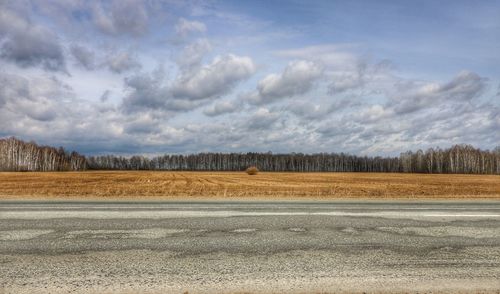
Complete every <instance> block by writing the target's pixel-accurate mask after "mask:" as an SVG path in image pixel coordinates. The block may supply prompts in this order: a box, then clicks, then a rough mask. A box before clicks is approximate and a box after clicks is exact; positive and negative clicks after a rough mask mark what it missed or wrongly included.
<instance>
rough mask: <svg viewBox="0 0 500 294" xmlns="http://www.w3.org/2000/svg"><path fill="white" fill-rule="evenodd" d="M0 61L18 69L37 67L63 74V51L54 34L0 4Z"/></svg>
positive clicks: (64, 63)
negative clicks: (9, 63) (18, 67)
mask: <svg viewBox="0 0 500 294" xmlns="http://www.w3.org/2000/svg"><path fill="white" fill-rule="evenodd" d="M0 44H1V48H0V57H2V58H3V59H5V60H9V61H12V62H14V63H16V64H17V65H19V66H21V67H31V66H40V67H42V68H44V69H45V70H48V71H66V62H65V58H64V54H63V48H62V46H61V44H60V42H59V39H58V37H57V36H56V34H55V33H53V32H52V31H50V30H49V29H48V28H46V27H44V26H41V25H38V24H33V23H31V21H30V20H29V17H28V15H18V13H17V12H14V11H13V10H9V9H8V7H7V5H6V4H2V3H0Z"/></svg>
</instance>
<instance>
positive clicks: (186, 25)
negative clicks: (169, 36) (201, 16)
mask: <svg viewBox="0 0 500 294" xmlns="http://www.w3.org/2000/svg"><path fill="white" fill-rule="evenodd" d="M206 31H207V27H206V26H205V24H204V23H202V22H199V21H194V20H193V21H189V20H187V19H185V18H180V19H179V21H178V22H177V24H176V25H175V32H176V33H177V34H178V35H179V36H182V37H184V36H187V35H188V34H190V33H204V32H206Z"/></svg>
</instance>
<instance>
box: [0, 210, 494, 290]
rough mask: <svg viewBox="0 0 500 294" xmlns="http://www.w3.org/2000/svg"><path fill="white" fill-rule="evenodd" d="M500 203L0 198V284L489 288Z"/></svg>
mask: <svg viewBox="0 0 500 294" xmlns="http://www.w3.org/2000/svg"><path fill="white" fill-rule="evenodd" d="M499 277H500V202H476V203H471V202H443V203H439V202H401V203H398V202H387V201H385V202H345V201H344V202H342V201H339V202H296V201H295V202H206V203H203V202H197V203H193V202H128V203H127V202H0V293H67V292H72V293H103V292H104V293H184V292H186V291H188V292H189V293H235V292H238V293H241V292H250V293H351V292H363V291H366V292H370V293H371V292H384V293H388V292H400V291H406V292H408V293H413V292H419V293H422V292H433V293H439V292H444V293H456V292H474V293H479V292H484V293H488V292H491V293H500V278H499Z"/></svg>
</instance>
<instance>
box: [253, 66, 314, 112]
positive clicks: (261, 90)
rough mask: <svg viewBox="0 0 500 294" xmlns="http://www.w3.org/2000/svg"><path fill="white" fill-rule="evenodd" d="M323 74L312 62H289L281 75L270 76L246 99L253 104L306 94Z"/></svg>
mask: <svg viewBox="0 0 500 294" xmlns="http://www.w3.org/2000/svg"><path fill="white" fill-rule="evenodd" d="M322 73H323V68H322V67H321V66H320V65H318V64H316V63H315V62H312V61H306V60H298V61H292V62H290V63H289V64H288V65H287V66H286V68H285V69H284V71H283V72H282V73H281V74H270V75H268V76H266V77H265V78H264V79H262V80H261V81H260V82H259V84H258V85H257V91H256V92H254V93H252V94H251V95H250V96H249V97H248V98H247V99H248V101H249V102H251V103H253V104H265V103H270V102H273V101H275V100H278V99H281V98H285V97H292V96H296V95H301V94H305V93H307V92H308V91H309V90H310V89H311V88H312V86H313V85H314V82H315V81H317V80H318V79H319V78H320V77H321V76H322Z"/></svg>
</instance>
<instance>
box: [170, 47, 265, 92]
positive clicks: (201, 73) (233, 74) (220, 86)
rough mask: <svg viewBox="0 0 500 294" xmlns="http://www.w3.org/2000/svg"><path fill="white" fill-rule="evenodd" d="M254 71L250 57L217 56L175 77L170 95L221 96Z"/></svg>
mask: <svg viewBox="0 0 500 294" xmlns="http://www.w3.org/2000/svg"><path fill="white" fill-rule="evenodd" d="M254 72H255V65H254V63H253V61H252V59H251V58H250V57H246V56H236V55H233V54H229V55H224V56H217V57H215V59H214V60H213V61H212V62H211V63H210V64H208V65H205V66H202V67H201V68H199V69H198V70H197V71H195V72H192V73H191V72H190V73H189V74H188V75H184V76H181V77H179V78H177V79H176V81H175V82H174V84H173V86H172V95H173V96H174V97H176V98H183V99H189V100H201V99H208V98H216V97H221V96H223V95H225V94H227V93H228V92H229V91H230V90H231V89H232V88H233V87H234V86H235V85H236V84H237V83H239V82H241V81H243V80H245V79H248V78H249V77H250V76H251V75H252V74H253V73H254Z"/></svg>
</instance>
